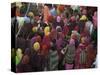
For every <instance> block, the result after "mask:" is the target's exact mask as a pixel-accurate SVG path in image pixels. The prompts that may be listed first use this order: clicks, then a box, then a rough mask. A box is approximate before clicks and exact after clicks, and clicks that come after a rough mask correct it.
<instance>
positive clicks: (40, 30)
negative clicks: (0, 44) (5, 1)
mask: <svg viewBox="0 0 100 75" xmlns="http://www.w3.org/2000/svg"><path fill="white" fill-rule="evenodd" d="M97 27H98V26H97V7H90V6H74V5H61V4H41V3H38V4H36V3H25V2H22V3H16V4H12V7H11V32H12V40H13V39H15V44H14V43H13V41H14V40H13V41H12V49H11V59H12V66H13V65H14V64H15V65H16V72H38V71H54V70H70V69H86V68H95V67H96V65H97V64H96V61H97V59H96V58H97ZM13 35H14V36H13Z"/></svg>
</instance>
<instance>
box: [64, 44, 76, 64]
mask: <svg viewBox="0 0 100 75" xmlns="http://www.w3.org/2000/svg"><path fill="white" fill-rule="evenodd" d="M74 59H75V46H74V45H68V50H67V53H66V54H65V62H66V63H68V64H73V61H74Z"/></svg>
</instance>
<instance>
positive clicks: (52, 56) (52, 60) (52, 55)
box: [49, 50, 58, 70]
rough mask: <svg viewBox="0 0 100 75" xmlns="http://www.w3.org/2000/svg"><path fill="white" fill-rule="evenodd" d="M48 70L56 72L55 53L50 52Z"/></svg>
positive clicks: (56, 55)
mask: <svg viewBox="0 0 100 75" xmlns="http://www.w3.org/2000/svg"><path fill="white" fill-rule="evenodd" d="M49 61H50V63H49V65H50V67H49V69H50V70H57V69H58V54H57V51H52V50H50V60H49Z"/></svg>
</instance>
